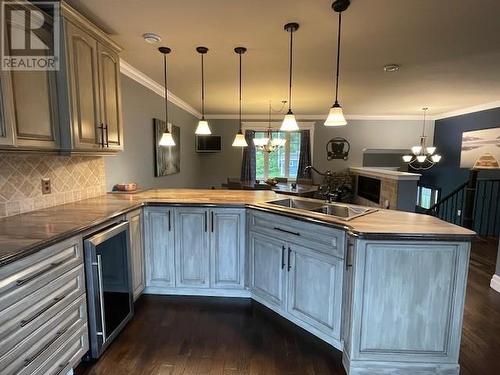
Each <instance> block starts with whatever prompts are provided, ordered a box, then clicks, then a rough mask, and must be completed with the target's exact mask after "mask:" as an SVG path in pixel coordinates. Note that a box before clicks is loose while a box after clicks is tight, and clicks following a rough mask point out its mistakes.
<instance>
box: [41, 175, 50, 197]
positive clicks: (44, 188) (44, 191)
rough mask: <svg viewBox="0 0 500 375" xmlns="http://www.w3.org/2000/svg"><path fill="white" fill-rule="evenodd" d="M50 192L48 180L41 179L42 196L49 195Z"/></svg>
mask: <svg viewBox="0 0 500 375" xmlns="http://www.w3.org/2000/svg"><path fill="white" fill-rule="evenodd" d="M51 191H52V188H51V186H50V178H42V194H50V193H51Z"/></svg>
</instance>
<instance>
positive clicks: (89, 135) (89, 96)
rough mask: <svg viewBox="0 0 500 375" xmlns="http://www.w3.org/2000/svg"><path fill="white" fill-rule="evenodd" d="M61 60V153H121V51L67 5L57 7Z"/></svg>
mask: <svg viewBox="0 0 500 375" xmlns="http://www.w3.org/2000/svg"><path fill="white" fill-rule="evenodd" d="M62 13H63V32H62V35H63V38H64V42H63V49H64V51H62V52H61V55H62V60H65V63H64V64H63V69H62V71H61V75H60V77H59V78H60V80H59V82H60V84H61V86H64V89H63V90H64V91H66V95H63V100H64V99H66V101H67V106H66V107H67V108H68V111H66V112H65V113H64V116H65V118H66V119H67V122H68V124H70V126H67V127H65V128H63V129H62V131H61V135H62V150H63V151H66V152H72V153H82V152H83V153H88V152H91V153H109V152H111V153H112V152H116V151H120V150H123V124H122V115H121V95H120V58H119V55H118V54H119V52H120V51H121V49H120V47H119V46H117V45H116V44H115V43H114V42H113V41H112V40H111V39H109V38H108V37H107V35H106V34H104V33H103V32H102V31H101V30H100V29H98V28H97V27H96V26H95V25H93V24H92V23H90V22H89V21H88V20H86V19H85V18H83V17H82V16H81V15H80V14H78V13H77V12H76V11H75V10H74V9H72V8H71V7H69V6H68V5H67V4H65V3H63V4H62Z"/></svg>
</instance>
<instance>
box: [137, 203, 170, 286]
mask: <svg viewBox="0 0 500 375" xmlns="http://www.w3.org/2000/svg"><path fill="white" fill-rule="evenodd" d="M173 216H174V209H173V208H170V207H168V208H167V207H148V208H146V210H145V216H144V235H145V238H144V239H145V241H144V244H145V263H146V264H145V268H146V286H147V287H160V288H162V287H163V288H165V287H173V286H175V265H174V259H175V243H174V217H173Z"/></svg>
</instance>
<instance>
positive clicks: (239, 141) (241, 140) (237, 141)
mask: <svg viewBox="0 0 500 375" xmlns="http://www.w3.org/2000/svg"><path fill="white" fill-rule="evenodd" d="M233 146H234V147H247V146H248V143H247V140H246V139H245V136H244V135H243V133H242V132H241V131H239V132H238V133H237V134H236V137H234V141H233Z"/></svg>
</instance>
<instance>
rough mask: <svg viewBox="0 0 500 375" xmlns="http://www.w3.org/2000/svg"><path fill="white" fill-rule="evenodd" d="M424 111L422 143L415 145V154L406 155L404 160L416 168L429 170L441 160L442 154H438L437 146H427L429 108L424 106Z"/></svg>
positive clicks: (412, 150)
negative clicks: (426, 122)
mask: <svg viewBox="0 0 500 375" xmlns="http://www.w3.org/2000/svg"><path fill="white" fill-rule="evenodd" d="M422 110H423V111H424V125H423V129H422V135H421V136H420V145H418V146H413V147H412V148H411V152H412V154H413V155H404V156H403V161H404V162H405V163H408V165H409V166H410V167H412V168H413V169H416V170H427V169H430V168H432V167H433V166H434V165H435V164H436V163H439V161H440V160H441V155H439V154H436V147H434V146H427V136H426V135H425V115H426V113H427V110H428V108H427V107H425V108H422Z"/></svg>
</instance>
